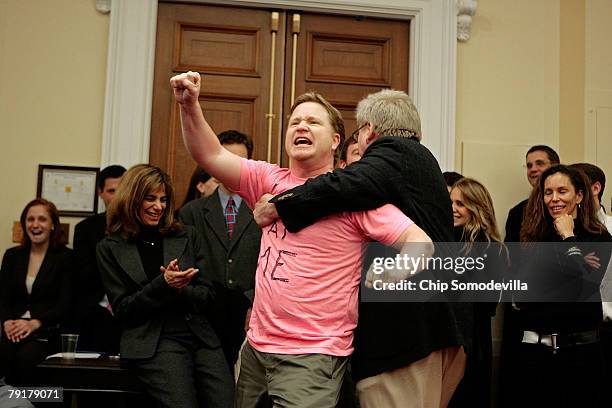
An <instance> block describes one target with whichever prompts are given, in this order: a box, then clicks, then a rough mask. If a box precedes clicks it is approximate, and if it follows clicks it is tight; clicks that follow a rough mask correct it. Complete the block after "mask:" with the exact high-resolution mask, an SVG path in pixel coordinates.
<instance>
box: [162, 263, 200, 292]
mask: <svg viewBox="0 0 612 408" xmlns="http://www.w3.org/2000/svg"><path fill="white" fill-rule="evenodd" d="M159 270H160V271H161V272H162V273H163V274H164V279H165V280H166V282H167V283H168V285H170V286H171V287H173V288H174V289H183V288H184V287H185V286H187V285H189V282H191V278H193V277H194V276H195V274H196V273H198V272H199V271H200V270H199V269H196V268H189V269H186V270H184V271H181V270H180V268H179V265H178V260H176V259H173V260H172V261H170V263H169V264H168V266H167V267H163V266H160V267H159Z"/></svg>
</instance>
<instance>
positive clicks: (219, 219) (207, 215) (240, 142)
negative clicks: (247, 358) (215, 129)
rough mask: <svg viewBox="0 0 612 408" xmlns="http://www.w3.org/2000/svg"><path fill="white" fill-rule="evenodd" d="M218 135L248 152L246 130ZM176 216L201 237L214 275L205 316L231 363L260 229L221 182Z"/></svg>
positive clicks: (244, 318)
mask: <svg viewBox="0 0 612 408" xmlns="http://www.w3.org/2000/svg"><path fill="white" fill-rule="evenodd" d="M218 137H219V141H220V142H221V145H222V146H223V147H224V148H225V149H227V150H229V151H230V152H232V153H234V154H236V155H238V156H240V157H243V158H245V159H248V158H250V157H251V155H252V153H253V143H252V142H251V140H250V139H249V138H248V136H247V135H245V134H243V133H241V132H238V131H236V130H226V131H225V132H222V133H219V135H218ZM179 218H180V220H181V221H182V222H183V223H184V224H186V225H193V226H194V227H195V228H196V230H197V231H198V232H199V233H200V235H201V236H202V239H203V240H204V245H203V247H204V249H205V251H206V253H205V259H206V260H207V262H208V266H209V268H207V270H206V271H204V273H207V274H211V275H212V279H213V282H214V284H215V292H216V296H215V303H214V305H212V311H211V313H210V316H209V318H210V319H211V322H212V324H213V325H214V328H215V331H216V332H217V335H218V336H219V338H220V340H221V344H222V346H223V351H224V353H225V357H226V360H227V362H228V365H229V366H230V369H233V367H234V364H235V363H236V360H237V359H238V352H239V350H240V346H241V345H242V342H243V341H244V337H245V326H246V325H247V323H245V322H248V317H249V315H250V310H251V304H252V302H253V294H254V287H255V286H254V285H255V270H256V267H257V259H258V255H259V242H260V240H261V230H260V229H259V227H258V226H257V224H255V222H254V221H253V212H252V211H251V209H250V208H249V207H248V206H247V205H246V203H245V202H244V201H243V200H242V198H241V197H240V196H239V195H238V194H236V193H235V192H233V191H231V190H230V189H228V188H227V187H226V186H225V185H223V184H220V185H219V188H217V190H216V191H215V192H214V193H213V194H212V195H211V196H210V197H204V198H200V199H197V200H193V201H190V202H189V203H187V204H186V205H185V206H184V207H183V208H181V210H180V212H179Z"/></svg>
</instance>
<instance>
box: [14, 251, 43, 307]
mask: <svg viewBox="0 0 612 408" xmlns="http://www.w3.org/2000/svg"><path fill="white" fill-rule="evenodd" d="M29 261H30V249H29V248H23V249H22V250H21V251H20V252H19V255H18V257H17V260H16V262H15V269H16V270H17V273H18V274H19V277H18V278H17V279H18V282H20V283H21V284H20V285H19V291H20V292H21V295H22V296H24V297H27V296H28V290H27V288H26V285H25V281H26V276H27V275H28V262H29ZM43 262H44V260H43ZM41 266H42V265H41Z"/></svg>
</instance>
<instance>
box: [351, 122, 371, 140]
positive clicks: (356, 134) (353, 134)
mask: <svg viewBox="0 0 612 408" xmlns="http://www.w3.org/2000/svg"><path fill="white" fill-rule="evenodd" d="M367 125H368V122H366V123H364V124H363V125H361V126H359V127H358V128H357V129H355V131H354V132H353V133H351V139H350V140H352V141H353V143H357V138H358V137H359V131H360V130H361V129H363V128H364V127H366V126H367Z"/></svg>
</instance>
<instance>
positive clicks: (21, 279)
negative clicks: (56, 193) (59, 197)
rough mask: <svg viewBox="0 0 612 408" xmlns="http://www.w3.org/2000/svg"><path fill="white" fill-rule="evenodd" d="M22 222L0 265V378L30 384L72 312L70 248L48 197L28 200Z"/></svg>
mask: <svg viewBox="0 0 612 408" xmlns="http://www.w3.org/2000/svg"><path fill="white" fill-rule="evenodd" d="M20 223H21V228H22V230H23V238H22V242H21V245H19V246H17V247H14V248H11V249H9V250H7V251H6V253H5V254H4V258H3V259H2V269H1V270H0V321H1V322H2V340H0V378H1V377H3V376H6V380H7V382H8V383H9V384H12V385H32V384H31V381H32V371H33V368H34V367H35V366H36V364H38V363H40V362H41V361H43V360H44V359H45V357H46V356H47V355H49V354H53V353H55V352H57V351H58V349H59V340H58V336H59V326H60V324H62V323H66V317H67V316H68V315H69V313H70V302H71V284H72V251H71V250H70V249H68V248H66V246H65V245H64V244H62V236H61V235H62V234H61V229H60V222H59V215H58V212H57V209H56V208H55V205H54V204H53V203H51V202H50V201H47V200H45V199H42V198H37V199H35V200H32V201H30V202H29V203H28V204H27V205H26V206H25V208H24V209H23V211H22V213H21V217H20Z"/></svg>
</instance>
